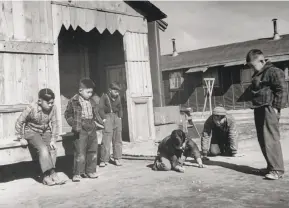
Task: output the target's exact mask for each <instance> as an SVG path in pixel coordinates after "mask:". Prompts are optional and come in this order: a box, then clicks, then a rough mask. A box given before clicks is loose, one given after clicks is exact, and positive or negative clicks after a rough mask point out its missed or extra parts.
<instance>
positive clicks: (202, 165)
mask: <svg viewBox="0 0 289 208" xmlns="http://www.w3.org/2000/svg"><path fill="white" fill-rule="evenodd" d="M206 167H207V166H206V165H204V164H199V168H206Z"/></svg>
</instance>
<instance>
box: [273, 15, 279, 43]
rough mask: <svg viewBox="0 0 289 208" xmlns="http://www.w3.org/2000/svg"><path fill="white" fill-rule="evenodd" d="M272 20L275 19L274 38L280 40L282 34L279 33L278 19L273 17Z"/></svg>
mask: <svg viewBox="0 0 289 208" xmlns="http://www.w3.org/2000/svg"><path fill="white" fill-rule="evenodd" d="M272 21H273V26H274V35H273V40H279V39H280V35H279V34H278V29H277V19H276V18H274V19H272Z"/></svg>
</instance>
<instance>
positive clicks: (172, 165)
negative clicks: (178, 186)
mask: <svg viewBox="0 0 289 208" xmlns="http://www.w3.org/2000/svg"><path fill="white" fill-rule="evenodd" d="M157 154H158V155H157V157H156V159H155V162H154V166H153V170H160V171H168V170H175V171H177V172H181V173H183V172H184V171H185V169H184V168H183V163H184V162H185V160H186V158H187V157H194V158H195V160H196V161H197V163H198V165H199V167H200V168H204V167H205V166H204V165H203V162H202V159H201V153H200V151H199V148H198V146H197V144H196V143H195V142H194V141H193V140H191V139H186V134H185V133H184V132H183V131H182V130H180V129H178V130H174V131H172V133H171V135H170V136H168V137H166V138H164V139H163V140H162V142H161V143H160V144H159V147H158V153H157Z"/></svg>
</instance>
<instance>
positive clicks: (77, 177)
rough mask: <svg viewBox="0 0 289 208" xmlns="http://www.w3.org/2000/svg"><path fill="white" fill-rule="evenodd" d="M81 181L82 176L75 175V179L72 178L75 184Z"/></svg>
mask: <svg viewBox="0 0 289 208" xmlns="http://www.w3.org/2000/svg"><path fill="white" fill-rule="evenodd" d="M80 180H81V176H80V175H74V176H73V178H72V181H73V182H80Z"/></svg>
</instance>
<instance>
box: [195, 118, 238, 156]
mask: <svg viewBox="0 0 289 208" xmlns="http://www.w3.org/2000/svg"><path fill="white" fill-rule="evenodd" d="M216 132H218V133H220V132H221V133H222V136H224V137H226V138H215V139H218V140H219V139H222V140H223V139H225V140H227V141H228V143H229V148H230V150H231V153H232V154H234V153H237V149H238V131H237V128H236V122H235V119H234V118H233V117H232V116H231V115H228V114H227V115H226V120H225V122H224V123H223V124H222V125H221V126H217V125H216V124H215V122H214V121H213V116H210V117H209V118H208V119H207V120H206V122H205V124H204V130H203V133H202V140H201V146H202V152H203V153H204V154H207V153H208V151H209V149H210V138H211V136H215V137H216V136H217V137H218V136H221V135H218V134H216Z"/></svg>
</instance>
